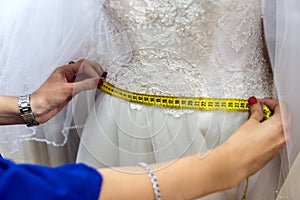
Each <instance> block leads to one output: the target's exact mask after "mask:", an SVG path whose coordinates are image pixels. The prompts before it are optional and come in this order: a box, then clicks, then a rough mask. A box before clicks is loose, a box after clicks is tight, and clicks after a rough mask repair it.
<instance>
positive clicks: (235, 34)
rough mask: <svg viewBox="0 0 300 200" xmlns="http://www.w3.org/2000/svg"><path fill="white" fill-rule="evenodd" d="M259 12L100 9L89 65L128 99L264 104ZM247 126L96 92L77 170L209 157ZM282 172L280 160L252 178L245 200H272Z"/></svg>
mask: <svg viewBox="0 0 300 200" xmlns="http://www.w3.org/2000/svg"><path fill="white" fill-rule="evenodd" d="M261 3H262V2H261V1H260V0H254V1H248V0H240V1H233V0H202V1H196V0H177V1H160V0H155V1H153V0H122V1H121V0H120V1H119V0H105V1H104V2H103V5H102V8H101V13H100V16H99V19H98V20H99V23H98V26H97V29H96V31H95V34H94V37H95V40H97V41H99V43H98V46H97V47H96V48H95V49H93V50H92V51H91V52H90V53H89V56H88V58H89V59H91V60H93V61H95V62H98V63H100V64H101V65H102V67H103V68H104V69H106V70H107V72H108V77H107V78H106V80H107V81H108V82H109V83H111V84H113V85H114V86H116V87H118V88H121V89H123V90H126V91H130V92H137V93H144V94H154V95H168V96H188V97H213V98H214V97H221V98H243V99H247V98H248V97H250V96H253V95H254V96H256V97H257V98H264V97H269V98H270V97H273V96H274V91H273V90H274V88H273V78H272V71H271V68H270V65H269V63H268V59H267V57H266V51H265V47H264V42H263V41H264V38H263V34H262V18H261V17H262V11H261ZM77 103H78V102H77ZM76 115H77V117H79V118H80V115H81V113H78V112H77V114H76V113H75V123H76ZM247 117H248V113H238V112H235V113H230V112H225V111H214V112H211V111H197V110H187V109H171V108H162V107H156V106H145V105H141V104H134V103H130V102H127V101H124V100H121V99H118V98H115V97H112V96H109V95H107V94H104V93H100V94H98V98H97V100H96V102H95V106H94V107H93V108H92V109H91V110H90V111H89V115H88V118H87V121H86V123H85V126H84V130H83V133H82V135H81V142H80V147H79V151H78V156H77V161H78V162H85V163H87V164H90V165H92V166H94V167H114V166H124V165H136V164H137V163H138V162H147V163H154V162H162V161H167V160H171V159H176V158H179V157H181V156H185V155H189V154H192V153H198V152H203V151H208V152H209V150H210V149H212V148H214V147H215V146H217V145H219V144H221V143H222V142H224V141H225V140H226V139H227V138H228V137H229V136H230V135H231V134H232V133H233V132H234V130H236V129H237V128H238V127H239V126H240V125H241V124H242V123H243V122H244V121H245V120H246V119H247ZM253 148H255V147H253ZM199 159H201V158H200V157H199ZM220 167H222V166H220ZM279 171H280V158H279V157H276V158H274V160H273V161H272V162H270V163H269V164H268V165H267V166H266V167H265V168H263V169H262V170H261V171H260V172H259V173H257V174H256V175H254V176H253V177H251V178H250V184H249V187H248V194H247V199H274V198H275V196H276V190H277V189H278V188H277V187H278V186H279V185H280V182H279V181H278V180H279ZM244 187H245V183H243V184H241V186H240V187H239V188H234V189H232V190H229V191H225V192H219V193H216V194H212V195H209V196H207V197H204V198H203V199H214V200H218V199H241V196H242V193H243V190H244Z"/></svg>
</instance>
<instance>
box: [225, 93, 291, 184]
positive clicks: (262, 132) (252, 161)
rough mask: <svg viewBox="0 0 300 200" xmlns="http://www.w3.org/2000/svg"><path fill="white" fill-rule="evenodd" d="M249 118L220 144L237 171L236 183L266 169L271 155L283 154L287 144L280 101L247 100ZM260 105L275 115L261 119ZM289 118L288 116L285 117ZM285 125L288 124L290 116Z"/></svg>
mask: <svg viewBox="0 0 300 200" xmlns="http://www.w3.org/2000/svg"><path fill="white" fill-rule="evenodd" d="M249 104H250V113H251V115H250V118H249V120H248V121H247V122H245V123H244V124H243V125H242V126H241V127H240V128H239V129H238V130H236V131H235V133H234V134H232V136H231V137H230V138H229V139H228V140H227V141H226V142H225V143H224V144H223V145H222V146H224V147H225V148H227V150H229V152H231V156H229V158H230V159H232V161H233V163H234V165H236V166H237V167H238V169H236V170H237V171H236V172H240V173H239V176H237V178H238V179H240V180H238V179H237V180H236V181H237V184H238V183H239V182H240V181H242V180H243V179H245V178H246V177H248V176H250V175H252V174H254V173H256V172H257V171H258V170H259V169H261V168H262V167H263V166H265V165H266V164H267V163H268V162H269V161H270V160H271V159H272V158H273V157H274V156H276V155H278V154H279V153H280V152H282V150H283V148H284V146H285V144H286V140H287V138H286V136H285V134H284V126H283V122H282V117H281V116H282V112H286V110H287V109H286V108H285V105H284V104H282V105H281V107H284V108H280V105H279V102H278V101H277V100H273V99H262V100H259V101H257V100H256V99H255V97H251V98H250V99H249ZM261 104H265V105H267V106H268V107H269V108H270V109H271V110H273V111H274V114H273V116H272V117H270V118H269V119H267V120H265V121H262V120H263V117H264V115H263V110H262V107H261ZM286 116H289V115H286ZM287 118H288V122H287V123H286V124H287V125H288V124H290V121H291V120H290V117H287Z"/></svg>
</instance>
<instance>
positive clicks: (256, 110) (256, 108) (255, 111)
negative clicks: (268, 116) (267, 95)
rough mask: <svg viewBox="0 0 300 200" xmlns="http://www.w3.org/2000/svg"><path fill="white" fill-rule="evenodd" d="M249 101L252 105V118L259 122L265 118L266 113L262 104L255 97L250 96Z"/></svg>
mask: <svg viewBox="0 0 300 200" xmlns="http://www.w3.org/2000/svg"><path fill="white" fill-rule="evenodd" d="M248 103H249V105H250V117H249V118H250V119H254V120H256V121H258V122H260V121H261V120H263V118H264V113H263V110H262V107H261V104H260V102H259V101H257V99H256V98H255V97H250V98H249V99H248Z"/></svg>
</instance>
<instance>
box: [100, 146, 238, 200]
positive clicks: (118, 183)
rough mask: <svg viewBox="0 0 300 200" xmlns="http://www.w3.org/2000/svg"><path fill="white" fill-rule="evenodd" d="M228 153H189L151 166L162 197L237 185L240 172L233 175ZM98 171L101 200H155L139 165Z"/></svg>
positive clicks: (190, 196)
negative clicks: (100, 179) (100, 178)
mask: <svg viewBox="0 0 300 200" xmlns="http://www.w3.org/2000/svg"><path fill="white" fill-rule="evenodd" d="M223 150H225V151H223ZM227 153H229V152H227V151H226V149H224V148H223V147H222V148H216V149H214V150H213V151H211V152H210V153H209V154H207V155H205V156H203V157H201V156H202V155H200V154H199V155H192V156H188V157H185V158H182V159H179V160H177V161H174V162H173V163H171V162H170V163H164V164H160V165H152V166H151V169H152V170H153V171H154V174H155V176H156V177H157V180H158V183H159V186H160V191H161V195H162V199H194V198H197V197H202V196H205V195H207V194H209V193H212V192H216V191H221V190H225V189H229V188H231V187H234V186H236V185H237V184H238V182H239V181H240V180H242V175H241V174H236V171H237V166H235V165H234V164H235V161H234V160H233V159H229V157H228V155H226V154H227ZM126 171H127V172H126ZM129 171H130V172H131V173H130V172H129ZM132 172H135V174H133V173H132ZM100 173H101V174H102V176H103V185H102V191H101V197H100V199H102V200H105V199H145V200H147V199H149V200H153V199H154V192H153V188H152V184H151V181H150V179H149V177H148V175H147V174H145V172H144V170H143V168H141V167H136V168H119V169H118V170H112V169H100Z"/></svg>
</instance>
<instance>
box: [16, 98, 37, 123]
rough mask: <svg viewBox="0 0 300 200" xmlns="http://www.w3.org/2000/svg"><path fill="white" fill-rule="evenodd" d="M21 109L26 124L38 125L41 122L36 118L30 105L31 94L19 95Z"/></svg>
mask: <svg viewBox="0 0 300 200" xmlns="http://www.w3.org/2000/svg"><path fill="white" fill-rule="evenodd" d="M18 104H19V110H20V113H21V117H22V118H23V120H24V122H25V124H26V126H28V127H31V126H37V125H39V123H38V122H37V121H36V120H35V117H34V114H33V113H32V110H31V106H30V95H29V94H27V95H24V96H20V97H19V102H18Z"/></svg>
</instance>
